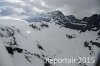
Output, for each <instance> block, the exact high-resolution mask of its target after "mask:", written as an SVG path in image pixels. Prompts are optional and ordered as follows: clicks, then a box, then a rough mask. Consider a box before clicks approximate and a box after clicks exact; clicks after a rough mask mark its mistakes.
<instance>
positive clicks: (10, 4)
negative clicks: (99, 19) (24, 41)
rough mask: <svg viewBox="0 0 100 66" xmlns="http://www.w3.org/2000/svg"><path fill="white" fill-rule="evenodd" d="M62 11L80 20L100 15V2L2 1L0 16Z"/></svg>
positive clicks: (89, 0) (81, 0)
mask: <svg viewBox="0 0 100 66" xmlns="http://www.w3.org/2000/svg"><path fill="white" fill-rule="evenodd" d="M54 10H60V11H62V12H63V13H64V14H65V15H75V16H76V17H78V18H83V17H84V16H90V15H92V14H95V13H100V1H99V0H0V15H1V16H10V15H20V14H26V15H27V14H34V13H45V12H50V11H54Z"/></svg>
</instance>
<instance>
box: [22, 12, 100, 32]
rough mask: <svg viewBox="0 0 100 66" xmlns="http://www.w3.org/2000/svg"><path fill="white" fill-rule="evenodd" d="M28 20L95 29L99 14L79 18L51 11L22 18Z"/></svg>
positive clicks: (98, 26)
mask: <svg viewBox="0 0 100 66" xmlns="http://www.w3.org/2000/svg"><path fill="white" fill-rule="evenodd" d="M24 20H26V21H28V22H42V21H45V22H56V23H57V24H60V25H62V26H64V27H67V28H71V29H76V30H82V31H83V32H84V31H86V30H93V31H97V30H99V29H100V14H94V15H92V16H90V17H84V18H83V19H81V20H79V19H77V18H75V16H73V15H69V16H65V15H64V14H63V13H62V12H60V11H52V12H49V13H46V14H38V15H34V16H30V17H28V18H26V19H24Z"/></svg>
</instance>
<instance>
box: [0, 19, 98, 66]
mask: <svg viewBox="0 0 100 66" xmlns="http://www.w3.org/2000/svg"><path fill="white" fill-rule="evenodd" d="M99 32H100V30H98V31H86V32H81V33H80V31H78V30H72V29H69V28H65V27H62V26H60V25H58V24H56V23H55V22H38V23H37V22H34V23H27V22H26V21H23V20H16V19H0V39H1V40H2V42H3V44H4V45H5V47H6V49H7V50H8V52H9V54H10V56H11V59H12V62H13V64H14V66H94V64H95V63H93V61H94V60H96V58H97V55H98V53H99V48H100V37H99V36H100V35H99V34H98V33H99ZM72 57H73V58H75V59H76V62H75V63H57V64H55V65H54V64H53V63H49V62H47V60H46V58H50V59H64V58H70V59H71V58H72ZM79 57H86V58H90V62H91V63H87V62H86V63H82V62H81V63H79ZM93 57H94V58H93Z"/></svg>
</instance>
